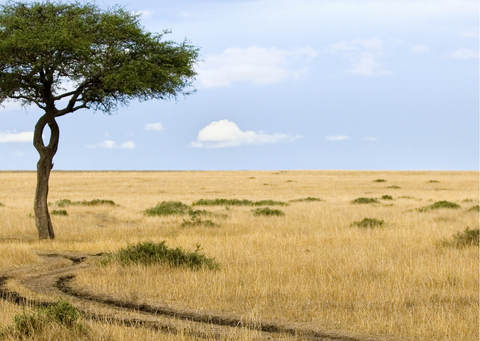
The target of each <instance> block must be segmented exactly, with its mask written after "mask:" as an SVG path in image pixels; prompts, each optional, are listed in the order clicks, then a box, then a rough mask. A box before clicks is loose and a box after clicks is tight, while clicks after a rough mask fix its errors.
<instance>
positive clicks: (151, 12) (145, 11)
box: [135, 10, 155, 19]
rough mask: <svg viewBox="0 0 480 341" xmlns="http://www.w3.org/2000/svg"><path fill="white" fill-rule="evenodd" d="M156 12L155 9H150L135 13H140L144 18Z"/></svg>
mask: <svg viewBox="0 0 480 341" xmlns="http://www.w3.org/2000/svg"><path fill="white" fill-rule="evenodd" d="M154 13H155V12H154V11H149V10H143V11H136V12H135V14H139V15H140V16H141V17H142V19H145V18H150V17H153V14H154Z"/></svg>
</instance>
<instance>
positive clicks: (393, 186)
mask: <svg viewBox="0 0 480 341" xmlns="http://www.w3.org/2000/svg"><path fill="white" fill-rule="evenodd" d="M387 188H396V189H398V188H402V187H400V186H397V185H392V186H387Z"/></svg>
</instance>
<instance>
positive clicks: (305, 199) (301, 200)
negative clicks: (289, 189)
mask: <svg viewBox="0 0 480 341" xmlns="http://www.w3.org/2000/svg"><path fill="white" fill-rule="evenodd" d="M289 201H290V202H304V201H306V202H311V201H323V200H322V199H320V198H313V197H306V198H302V199H293V200H289Z"/></svg>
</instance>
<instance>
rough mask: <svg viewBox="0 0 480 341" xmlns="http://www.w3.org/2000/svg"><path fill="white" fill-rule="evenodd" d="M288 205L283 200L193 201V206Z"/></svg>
mask: <svg viewBox="0 0 480 341" xmlns="http://www.w3.org/2000/svg"><path fill="white" fill-rule="evenodd" d="M265 205H270V206H287V205H288V204H287V203H286V202H283V201H274V200H260V201H251V200H248V199H242V200H240V199H200V200H197V201H195V202H194V203H192V206H265Z"/></svg>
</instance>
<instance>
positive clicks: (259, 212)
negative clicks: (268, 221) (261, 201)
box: [252, 207, 285, 216]
mask: <svg viewBox="0 0 480 341" xmlns="http://www.w3.org/2000/svg"><path fill="white" fill-rule="evenodd" d="M252 212H253V215H255V216H260V215H264V216H273V215H275V216H283V215H285V213H283V212H282V211H280V210H272V209H271V208H269V207H263V208H257V209H255V210H252Z"/></svg>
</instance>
